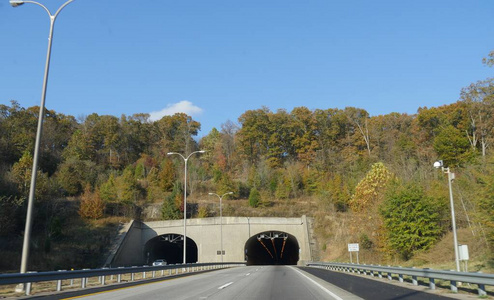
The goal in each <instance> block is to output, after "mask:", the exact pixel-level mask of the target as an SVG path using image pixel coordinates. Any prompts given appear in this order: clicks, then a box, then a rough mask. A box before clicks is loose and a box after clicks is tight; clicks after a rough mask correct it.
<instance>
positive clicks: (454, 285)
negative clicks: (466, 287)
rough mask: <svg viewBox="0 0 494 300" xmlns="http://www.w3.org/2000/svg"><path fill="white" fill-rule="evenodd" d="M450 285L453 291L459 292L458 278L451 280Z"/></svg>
mask: <svg viewBox="0 0 494 300" xmlns="http://www.w3.org/2000/svg"><path fill="white" fill-rule="evenodd" d="M449 286H450V287H451V291H452V292H453V293H458V287H457V286H456V280H451V281H450V282H449Z"/></svg>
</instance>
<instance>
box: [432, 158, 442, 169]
mask: <svg viewBox="0 0 494 300" xmlns="http://www.w3.org/2000/svg"><path fill="white" fill-rule="evenodd" d="M442 167H443V161H442V160H438V161H436V162H435V163H434V168H436V169H439V168H442Z"/></svg>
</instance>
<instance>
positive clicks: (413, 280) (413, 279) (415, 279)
mask: <svg viewBox="0 0 494 300" xmlns="http://www.w3.org/2000/svg"><path fill="white" fill-rule="evenodd" d="M412 283H413V285H419V282H418V281H417V276H412Z"/></svg>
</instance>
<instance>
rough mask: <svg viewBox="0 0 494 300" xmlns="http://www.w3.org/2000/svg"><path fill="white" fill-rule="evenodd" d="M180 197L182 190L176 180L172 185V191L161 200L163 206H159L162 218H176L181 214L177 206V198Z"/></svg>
mask: <svg viewBox="0 0 494 300" xmlns="http://www.w3.org/2000/svg"><path fill="white" fill-rule="evenodd" d="M181 197H183V190H182V188H181V185H180V184H179V183H178V182H177V183H175V185H174V186H173V191H172V192H171V193H170V194H169V195H168V196H167V197H166V198H165V200H164V201H163V206H162V208H161V216H162V218H163V220H177V219H180V218H181V217H182V216H183V214H182V213H181V211H180V208H179V206H177V199H179V198H181Z"/></svg>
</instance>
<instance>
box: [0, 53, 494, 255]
mask: <svg viewBox="0 0 494 300" xmlns="http://www.w3.org/2000/svg"><path fill="white" fill-rule="evenodd" d="M491 57H492V56H491ZM489 62H490V61H489V60H486V64H488V63H489ZM397 101H399V99H397ZM453 101H454V99H453ZM37 114H38V107H30V108H23V107H20V106H19V105H18V104H17V103H16V102H15V101H11V102H10V105H0V132H1V135H0V226H1V227H0V239H2V240H4V241H6V240H12V239H14V240H15V239H18V238H19V237H20V236H21V235H22V232H23V230H24V227H23V226H24V218H25V206H26V199H27V194H28V190H29V183H30V174H31V166H32V151H33V148H34V140H35V138H34V137H35V132H36V122H37ZM493 116H494V79H486V80H482V81H479V82H477V83H474V84H472V85H470V86H468V87H466V88H465V89H463V90H462V91H461V95H460V99H459V100H458V101H457V102H455V103H453V104H449V105H444V106H441V107H431V108H427V107H422V108H418V110H417V113H416V114H413V115H408V114H403V113H398V112H396V113H390V114H387V115H379V116H369V114H368V112H367V111H366V110H364V109H361V108H354V107H346V108H344V109H338V108H332V109H313V110H311V109H308V108H306V107H296V108H294V109H293V110H292V111H286V110H282V109H279V110H276V111H272V110H271V109H270V108H268V107H262V108H259V109H256V110H249V111H246V112H244V113H243V114H242V115H241V116H240V117H239V118H238V122H232V121H226V122H225V123H224V124H223V125H221V128H218V129H213V130H212V131H211V132H209V133H208V134H207V135H206V136H204V137H203V138H201V139H200V140H197V139H196V136H197V134H198V132H199V130H200V124H199V123H198V122H196V121H194V120H193V119H192V118H191V117H189V116H187V115H185V114H175V115H173V116H165V117H163V118H162V119H161V120H158V121H154V122H153V121H150V120H149V116H148V115H147V114H135V115H132V116H125V115H123V116H121V117H120V118H118V117H115V116H109V115H98V114H96V113H93V114H91V115H89V116H84V117H81V118H79V119H76V118H75V117H73V116H67V115H63V114H60V113H57V112H55V111H51V110H47V111H46V117H45V123H44V130H43V137H42V142H41V157H40V162H39V170H38V182H37V187H36V207H37V213H36V222H35V224H36V225H35V226H36V227H35V234H36V236H37V237H38V238H37V240H38V241H39V243H40V244H42V245H39V247H38V248H35V250H34V251H45V252H50V249H51V248H50V245H52V244H53V243H56V242H57V239H61V238H63V236H64V234H66V233H64V230H65V228H66V227H67V224H70V223H71V222H75V221H74V219H72V218H66V217H63V216H66V215H67V214H66V212H64V211H63V210H66V209H67V208H66V206H64V205H61V204H60V203H63V201H69V202H72V203H73V205H74V206H75V208H74V210H77V212H78V214H79V216H80V217H81V218H82V220H86V221H85V222H94V221H93V220H97V219H102V218H110V217H124V218H137V219H139V218H147V217H149V215H148V214H145V213H144V212H145V211H146V207H148V206H150V205H154V206H155V207H160V214H158V216H157V218H161V219H177V218H181V217H182V211H183V202H182V201H183V199H182V198H183V190H182V188H183V166H184V161H183V159H181V158H180V157H178V156H176V155H173V156H169V155H167V153H168V152H179V153H182V154H185V155H187V154H189V153H191V152H192V151H196V150H199V149H201V150H205V151H206V153H204V154H195V155H194V156H193V157H191V158H190V160H189V162H188V175H189V180H188V182H187V183H188V188H187V191H188V194H189V195H190V199H191V203H196V204H197V205H196V206H198V207H196V209H191V210H189V211H192V217H204V216H208V215H212V214H213V213H212V212H211V210H210V207H209V206H208V205H207V199H208V196H207V195H208V193H209V192H215V193H218V194H221V193H225V192H229V191H232V192H233V193H234V194H233V196H232V197H230V200H229V201H228V202H227V209H226V210H225V214H226V215H228V214H231V215H234V214H250V215H270V214H271V215H277V216H280V215H286V216H292V215H298V214H302V213H307V214H309V215H310V216H314V217H315V218H316V233H317V235H318V241H319V245H318V247H319V248H320V249H321V253H322V254H321V255H322V256H323V258H324V257H337V255H334V251H336V249H341V245H343V247H345V246H346V243H347V242H360V243H361V245H362V246H361V247H363V249H364V250H368V251H371V252H372V253H373V256H374V257H377V258H378V259H377V260H379V261H381V262H382V261H387V260H389V259H397V258H398V259H402V260H408V259H411V258H413V257H414V256H416V255H419V254H420V253H423V252H424V251H425V250H428V249H430V248H431V247H433V246H434V245H437V243H438V242H439V241H440V240H441V239H442V238H443V237H444V236H445V235H447V234H448V232H449V231H450V229H451V224H450V217H451V216H450V210H449V204H448V203H449V202H448V199H449V198H448V197H449V196H448V189H447V177H446V175H445V174H443V173H442V172H441V171H440V170H437V169H434V168H433V166H432V165H433V163H434V161H436V160H438V159H442V160H443V161H444V164H445V165H446V166H449V167H450V168H451V170H452V172H455V173H456V180H455V181H454V193H455V201H456V205H457V207H456V208H457V215H458V220H457V222H458V226H459V227H460V228H464V229H468V232H471V234H472V235H474V236H475V237H476V239H477V240H479V241H480V242H481V245H482V247H484V248H485V249H490V250H488V251H487V252H485V253H484V254H485V255H487V256H486V257H487V258H486V259H489V258H490V260H491V262H492V259H493V257H492V253H493V251H492V249H493V245H494V164H493V163H494V149H492V142H493V140H494V118H493ZM67 199H68V200H67ZM62 200H63V201H62ZM212 201H216V199H214V200H213V199H212ZM288 208H291V209H288ZM155 217H156V216H155ZM77 222H79V221H77ZM341 222H346V223H345V225H342V224H341ZM342 228H345V229H346V230H347V231H346V232H345V233H341V232H339V231H341V230H343V229H342ZM35 240H36V239H35ZM46 244H48V245H46ZM338 247H339V248H338ZM36 249H39V250H36ZM330 250H331V251H333V253H329V251H330ZM94 251H95V252H97V251H98V250H97V249H96V250H94ZM345 255H347V254H345ZM489 255H490V256H489Z"/></svg>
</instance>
